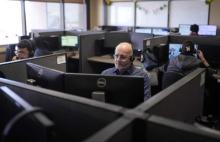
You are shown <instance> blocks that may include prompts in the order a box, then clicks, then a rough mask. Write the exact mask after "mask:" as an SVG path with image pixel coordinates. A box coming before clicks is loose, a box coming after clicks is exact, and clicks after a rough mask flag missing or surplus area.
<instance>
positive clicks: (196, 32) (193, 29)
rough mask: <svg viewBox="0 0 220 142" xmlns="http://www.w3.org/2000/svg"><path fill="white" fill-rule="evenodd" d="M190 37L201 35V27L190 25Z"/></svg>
mask: <svg viewBox="0 0 220 142" xmlns="http://www.w3.org/2000/svg"><path fill="white" fill-rule="evenodd" d="M190 31H191V33H190V35H191V36H198V35H199V26H198V25H197V24H193V25H190Z"/></svg>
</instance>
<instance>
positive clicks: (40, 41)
mask: <svg viewBox="0 0 220 142" xmlns="http://www.w3.org/2000/svg"><path fill="white" fill-rule="evenodd" d="M34 41H35V44H36V48H39V49H45V50H48V51H57V50H60V45H59V37H58V36H39V37H36V38H34Z"/></svg>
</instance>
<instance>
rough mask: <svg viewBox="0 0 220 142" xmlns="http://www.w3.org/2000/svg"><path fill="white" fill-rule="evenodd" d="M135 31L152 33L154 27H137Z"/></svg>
mask: <svg viewBox="0 0 220 142" xmlns="http://www.w3.org/2000/svg"><path fill="white" fill-rule="evenodd" d="M135 33H146V34H151V33H152V29H151V28H136V29H135Z"/></svg>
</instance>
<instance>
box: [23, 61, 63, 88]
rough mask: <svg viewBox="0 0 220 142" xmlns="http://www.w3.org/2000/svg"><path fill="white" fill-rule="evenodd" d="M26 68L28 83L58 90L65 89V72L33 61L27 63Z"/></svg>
mask: <svg viewBox="0 0 220 142" xmlns="http://www.w3.org/2000/svg"><path fill="white" fill-rule="evenodd" d="M26 70H27V83H30V84H33V85H37V86H41V87H43V88H47V89H52V90H57V91H62V90H63V77H64V75H63V74H64V72H61V71H58V70H54V69H51V68H46V67H43V66H40V65H37V64H33V63H26Z"/></svg>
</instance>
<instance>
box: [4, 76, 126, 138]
mask: <svg viewBox="0 0 220 142" xmlns="http://www.w3.org/2000/svg"><path fill="white" fill-rule="evenodd" d="M0 86H7V87H9V88H10V89H11V90H13V91H14V92H15V93H17V94H18V95H19V96H20V97H22V98H23V99H24V100H26V101H27V102H29V103H30V104H31V105H33V106H36V107H40V108H42V109H43V110H44V112H46V114H47V115H48V116H49V117H50V119H51V120H52V121H53V122H54V123H55V131H56V136H57V139H56V140H57V141H64V142H73V141H77V142H78V141H82V140H84V139H86V138H87V137H89V136H90V135H92V134H94V133H96V131H98V130H100V129H102V128H104V127H105V126H106V125H108V124H109V123H111V122H113V121H115V120H117V119H118V118H119V117H121V116H122V114H123V112H124V111H125V110H126V109H125V108H122V107H119V106H114V105H109V104H104V103H101V102H97V101H94V100H89V99H85V98H81V97H77V96H72V95H69V94H64V93H60V92H56V91H52V90H48V89H43V88H40V87H35V86H31V85H27V84H24V83H20V82H16V81H11V80H7V79H1V78H0Z"/></svg>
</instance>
